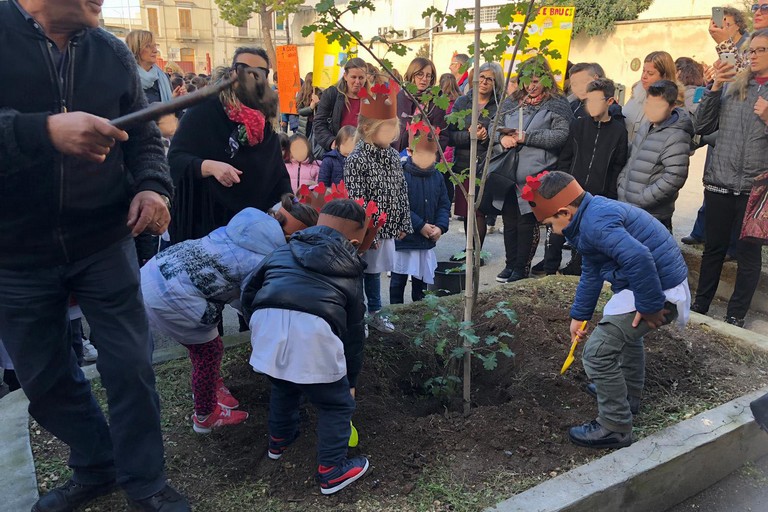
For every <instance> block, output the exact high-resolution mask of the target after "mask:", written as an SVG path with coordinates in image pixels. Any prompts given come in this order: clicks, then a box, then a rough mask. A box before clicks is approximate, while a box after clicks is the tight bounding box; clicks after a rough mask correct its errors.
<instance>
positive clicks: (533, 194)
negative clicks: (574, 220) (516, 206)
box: [520, 171, 584, 222]
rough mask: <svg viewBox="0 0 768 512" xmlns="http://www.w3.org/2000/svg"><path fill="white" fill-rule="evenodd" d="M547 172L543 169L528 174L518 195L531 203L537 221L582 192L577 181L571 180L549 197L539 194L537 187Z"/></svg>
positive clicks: (574, 198)
mask: <svg viewBox="0 0 768 512" xmlns="http://www.w3.org/2000/svg"><path fill="white" fill-rule="evenodd" d="M547 174H549V172H548V171H544V172H542V173H541V174H539V175H538V176H528V177H527V178H526V179H525V185H523V190H522V193H521V194H520V197H521V198H523V199H524V200H525V201H528V203H529V204H530V205H531V209H532V210H533V214H534V215H535V216H536V220H538V221H539V222H542V221H544V219H547V218H549V217H552V216H553V215H554V214H556V213H557V211H558V210H559V209H560V208H565V207H566V206H568V205H569V204H571V203H572V202H573V201H574V200H576V198H578V197H579V196H580V195H581V194H583V193H584V189H583V188H581V185H579V182H578V181H576V180H573V181H571V182H570V183H569V184H568V185H567V186H566V187H565V188H563V189H562V190H561V191H560V192H558V193H557V194H555V195H554V197H551V198H549V199H547V198H545V197H543V196H542V195H541V194H539V188H541V179H542V178H543V177H544V176H546V175H547Z"/></svg>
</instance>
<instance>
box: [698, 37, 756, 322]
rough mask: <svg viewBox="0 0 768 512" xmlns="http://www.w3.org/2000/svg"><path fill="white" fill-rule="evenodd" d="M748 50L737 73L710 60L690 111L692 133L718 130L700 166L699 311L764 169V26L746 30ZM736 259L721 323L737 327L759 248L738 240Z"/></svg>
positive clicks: (753, 284) (713, 289)
mask: <svg viewBox="0 0 768 512" xmlns="http://www.w3.org/2000/svg"><path fill="white" fill-rule="evenodd" d="M748 55H749V59H750V66H749V68H747V69H745V70H744V71H742V72H741V73H739V74H738V75H735V69H734V68H733V66H731V65H728V64H725V63H724V62H722V61H717V62H716V63H715V64H714V68H715V83H714V85H713V86H712V90H711V91H708V92H707V93H705V95H704V98H703V99H702V101H701V105H700V106H699V110H698V111H697V112H696V122H695V129H696V133H698V134H700V135H709V134H711V133H713V132H714V131H715V130H717V129H718V127H719V129H720V131H719V134H718V138H717V145H716V146H715V148H714V151H713V152H712V158H711V159H710V161H709V165H708V166H707V167H706V169H704V201H705V202H706V204H707V209H706V217H705V223H706V236H707V241H706V245H705V246H704V256H703V257H702V259H701V270H700V272H699V287H698V289H697V290H696V299H695V301H694V304H693V306H692V307H691V310H693V311H696V312H698V313H702V314H704V313H706V312H707V311H708V310H709V306H710V304H711V303H712V299H713V298H714V296H715V292H716V291H717V285H718V283H719V281H720V273H721V271H722V269H723V261H724V260H725V255H726V251H727V250H728V245H729V241H730V236H731V230H732V228H733V227H734V224H735V225H736V226H741V224H742V223H743V222H744V211H745V210H746V206H747V200H748V199H749V193H750V191H751V190H752V182H753V181H754V179H755V178H756V177H757V176H758V175H759V174H762V173H764V172H765V171H766V170H768V29H762V30H758V31H757V32H755V33H754V34H753V35H752V41H751V43H750V48H749V50H748ZM734 76H735V78H734ZM729 82H732V83H729ZM736 259H737V262H738V270H737V272H736V284H735V286H734V291H733V295H731V299H730V301H729V302H728V312H727V313H726V322H728V323H730V324H733V325H737V326H740V327H742V326H743V325H744V318H745V317H746V315H747V312H748V311H749V307H750V305H751V303H752V296H753V295H754V294H755V290H756V289H757V285H758V281H759V279H760V269H761V266H762V248H761V246H760V245H757V244H754V243H751V242H747V241H744V240H739V242H738V246H737V256H736Z"/></svg>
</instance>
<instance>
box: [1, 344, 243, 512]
mask: <svg viewBox="0 0 768 512" xmlns="http://www.w3.org/2000/svg"><path fill="white" fill-rule="evenodd" d="M250 341H251V337H250V334H248V333H240V334H235V335H232V336H226V337H224V346H225V347H234V346H237V345H243V344H245V343H250ZM185 357H187V351H186V349H185V348H184V347H182V346H181V345H178V346H174V347H170V348H166V349H163V350H158V351H157V352H155V353H154V354H153V355H152V362H153V364H160V363H164V362H167V361H171V360H173V359H181V358H185ZM82 370H83V374H84V375H85V376H86V378H87V379H88V380H93V379H95V378H96V377H98V376H99V372H98V370H97V369H96V365H95V364H92V365H89V366H85V367H83V369H82ZM27 407H29V401H28V400H27V397H26V395H25V394H24V392H23V391H22V390H18V391H14V392H13V393H10V394H8V395H6V396H4V397H3V398H2V399H0V475H2V478H0V497H2V498H0V499H2V506H0V509H2V510H8V511H23V510H30V509H31V508H32V506H33V505H34V504H35V502H36V501H37V499H38V497H39V496H38V493H37V477H36V475H35V463H34V459H33V458H32V446H31V444H30V439H29V413H28V412H27Z"/></svg>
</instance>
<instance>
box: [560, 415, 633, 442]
mask: <svg viewBox="0 0 768 512" xmlns="http://www.w3.org/2000/svg"><path fill="white" fill-rule="evenodd" d="M568 435H569V436H570V438H571V442H572V443H573V444H575V445H577V446H583V447H585V448H596V449H602V448H624V447H626V446H629V445H631V444H632V434H631V433H629V432H627V433H622V432H614V431H612V430H608V429H607V428H605V427H604V426H602V425H601V424H600V423H598V422H597V421H595V420H592V421H590V422H589V423H585V424H584V425H581V426H580V427H572V428H571V429H570V430H569V431H568Z"/></svg>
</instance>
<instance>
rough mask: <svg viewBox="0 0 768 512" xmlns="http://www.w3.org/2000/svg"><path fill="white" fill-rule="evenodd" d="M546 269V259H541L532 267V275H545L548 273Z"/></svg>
mask: <svg viewBox="0 0 768 512" xmlns="http://www.w3.org/2000/svg"><path fill="white" fill-rule="evenodd" d="M546 273H547V272H546V270H544V260H541V261H540V262H538V263H537V264H535V265H534V266H533V267H531V275H534V276H543V275H544V274H546Z"/></svg>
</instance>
